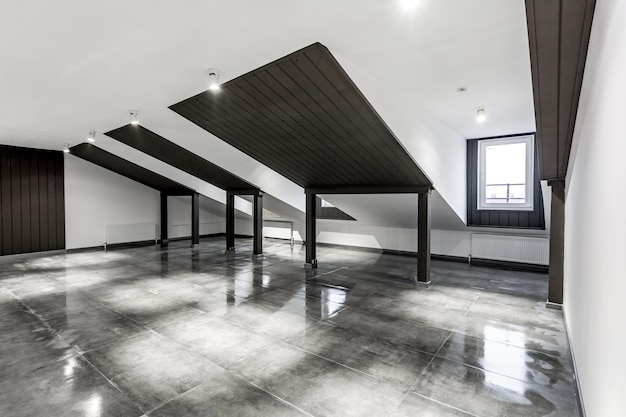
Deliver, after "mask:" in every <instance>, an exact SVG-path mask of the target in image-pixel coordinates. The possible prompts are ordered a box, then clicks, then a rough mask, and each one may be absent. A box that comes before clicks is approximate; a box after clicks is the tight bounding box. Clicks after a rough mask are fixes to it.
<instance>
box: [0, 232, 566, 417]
mask: <svg viewBox="0 0 626 417" xmlns="http://www.w3.org/2000/svg"><path fill="white" fill-rule="evenodd" d="M250 244H251V242H250V241H249V240H241V241H238V242H237V245H238V252H237V254H234V255H233V254H230V255H226V254H224V252H223V248H224V246H225V243H224V240H223V238H214V239H206V240H203V241H202V242H201V245H200V247H197V248H194V249H191V248H189V247H188V242H176V243H172V244H170V247H169V249H167V250H161V249H159V248H157V247H142V248H132V249H120V250H112V251H108V252H102V251H98V252H82V253H70V254H55V255H39V256H24V257H5V258H4V259H0V268H1V269H0V271H1V272H0V416H46V417H52V416H63V417H67V416H86V417H96V416H130V417H133V416H135V417H138V416H154V417H160V416H377V417H380V416H444V417H445V416H458V417H460V416H477V417H495V416H506V417H514V416H526V417H528V416H553V417H555V416H563V417H575V416H577V415H578V412H577V406H576V399H575V394H574V387H573V383H572V369H571V365H570V359H569V357H570V352H569V348H568V344H567V338H566V335H565V332H564V327H563V318H562V314H561V313H560V312H559V311H554V310H549V309H546V308H545V307H544V302H545V299H546V295H547V294H546V292H547V277H546V276H545V275H542V274H532V273H522V272H510V271H502V270H497V269H487V268H478V267H469V266H468V265H466V264H460V263H448V262H437V261H435V262H433V266H432V281H433V286H432V287H431V288H428V289H427V288H416V287H414V286H413V285H412V284H411V282H410V278H411V277H412V276H414V275H415V272H416V265H415V260H414V259H413V258H409V257H402V256H394V255H381V254H378V253H373V252H364V251H351V250H345V249H336V248H319V249H318V260H319V263H320V267H319V269H318V270H316V271H312V270H307V269H305V268H303V261H304V248H302V247H300V246H296V247H295V248H294V249H293V250H292V249H291V248H290V246H289V245H288V244H285V243H282V242H278V241H266V242H265V256H264V257H262V258H256V259H255V258H253V257H252V256H251V245H250Z"/></svg>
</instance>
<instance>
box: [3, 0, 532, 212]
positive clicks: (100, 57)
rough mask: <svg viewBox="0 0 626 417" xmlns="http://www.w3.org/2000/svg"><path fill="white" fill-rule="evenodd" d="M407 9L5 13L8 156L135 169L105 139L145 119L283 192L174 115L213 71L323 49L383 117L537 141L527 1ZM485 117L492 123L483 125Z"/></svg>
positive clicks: (244, 5)
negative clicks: (41, 153)
mask: <svg viewBox="0 0 626 417" xmlns="http://www.w3.org/2000/svg"><path fill="white" fill-rule="evenodd" d="M406 2H410V0H402V1H401V0H387V1H383V0H340V1H338V0H334V1H330V0H318V1H316V2H310V1H295V0H264V1H258V0H230V1H220V2H218V1H206V0H187V1H184V2H181V1H173V0H169V1H168V0H130V1H129V0H125V1H120V0H107V1H102V2H90V1H84V0H56V1H49V0H31V1H12V2H4V3H3V5H2V13H1V14H0V39H2V41H0V56H1V57H2V62H3V65H1V66H0V143H1V144H9V145H17V146H27V147H36V148H45V149H61V148H62V146H63V144H64V143H69V144H70V146H72V145H75V144H77V143H80V142H83V141H84V139H85V137H86V135H87V134H88V132H89V131H90V130H96V131H97V132H98V136H97V139H98V142H97V143H96V145H98V146H101V147H103V148H105V149H107V150H109V151H110V152H114V153H117V154H118V155H120V156H124V153H125V152H126V151H127V149H126V148H125V147H124V146H122V145H121V144H119V143H118V142H116V141H113V140H112V139H109V138H106V137H105V136H103V135H102V132H105V131H108V130H111V129H114V128H116V127H119V126H121V125H124V124H126V123H128V111H129V110H130V109H138V110H139V116H140V119H141V122H142V124H143V125H144V126H146V127H147V128H148V129H151V130H153V131H155V132H157V133H159V134H161V135H163V136H164V137H166V138H168V139H170V140H172V141H175V142H177V143H179V144H180V145H181V146H184V147H186V148H188V149H190V150H192V151H194V152H196V153H198V154H200V155H202V156H203V157H205V158H207V159H209V160H211V161H212V162H214V163H217V164H218V165H221V166H222V167H224V168H226V169H228V170H231V171H232V172H234V173H235V174H237V175H240V176H242V177H244V178H245V179H247V180H249V181H251V182H253V183H255V184H258V183H259V182H258V181H255V178H256V177H258V178H263V179H265V180H267V178H269V177H272V178H273V179H274V180H276V178H278V177H277V176H276V175H274V174H273V173H272V172H269V171H271V170H268V169H267V168H266V167H260V166H259V164H257V163H256V161H254V160H252V159H251V158H249V157H247V156H245V155H243V154H241V153H240V152H238V151H237V150H235V149H233V148H231V147H230V146H229V145H227V144H225V143H223V142H222V141H219V140H218V139H216V138H214V137H212V136H211V135H210V134H208V133H206V132H204V131H202V130H201V129H199V128H198V127H196V126H195V125H192V124H191V123H190V122H187V121H186V120H184V119H182V118H181V117H180V116H178V115H176V114H175V113H173V112H172V111H170V110H168V109H167V106H169V105H171V104H174V103H176V102H178V101H180V100H183V99H185V98H188V97H190V96H191V95H194V94H197V93H199V92H201V91H204V90H206V82H207V74H208V71H207V69H208V68H209V67H217V68H219V69H220V71H221V77H220V78H221V81H227V80H229V79H232V78H234V77H237V76H239V75H241V74H244V73H246V72H248V71H250V70H253V69H255V68H257V67H259V66H261V65H264V64H266V63H268V62H270V61H273V60H275V59H277V58H280V57H282V56H284V55H287V54H289V53H291V52H293V51H295V50H297V49H300V48H303V47H305V46H307V45H309V44H311V43H313V42H318V41H319V42H321V43H322V44H323V45H325V46H326V47H327V48H328V49H329V50H330V51H331V53H332V54H333V55H334V56H335V58H337V60H338V61H339V62H340V63H341V64H342V65H343V66H344V68H345V69H346V71H347V72H348V74H349V75H350V76H351V77H352V78H353V80H354V81H355V83H356V84H357V86H359V87H360V88H361V89H362V90H363V92H364V94H365V96H366V97H368V98H370V101H372V104H373V106H374V108H376V109H377V110H378V111H379V113H381V114H382V115H385V113H386V109H385V106H386V105H387V103H389V101H388V100H380V101H379V102H376V101H373V100H372V98H371V97H374V98H376V97H381V96H383V95H384V96H387V97H391V98H392V99H393V102H394V107H393V108H394V109H396V108H398V107H401V108H403V109H407V112H406V115H407V116H403V117H411V115H413V114H419V115H423V116H424V117H428V118H432V119H435V120H437V121H439V122H440V123H442V124H443V125H445V126H447V127H448V128H449V129H451V130H452V131H455V132H457V133H458V134H460V135H461V136H462V137H465V138H472V137H487V136H495V135H500V134H511V133H520V132H528V131H534V130H535V127H534V109H533V99H532V85H531V75H530V60H529V55H528V40H527V32H526V18H525V9H524V0H472V1H468V0H415V4H416V6H415V7H414V8H413V9H411V10H407V9H406V8H404V7H402V4H403V3H406ZM461 86H462V87H466V88H467V91H466V92H464V93H458V92H457V91H456V89H457V87H461ZM481 106H485V107H486V109H487V114H488V120H487V122H485V123H484V124H477V123H476V121H475V112H476V109H477V108H478V107H481ZM390 110H391V108H389V109H387V111H390ZM391 128H392V130H393V126H391ZM399 139H400V140H402V138H399ZM136 162H137V161H136ZM427 174H428V172H427ZM259 181H261V180H259ZM268 181H269V180H268ZM276 181H278V182H277V184H278V183H280V185H279V186H280V188H281V189H284V188H285V187H287V188H289V187H291V185H289V184H286V183H284V181H283V182H281V181H282V180H276ZM279 186H278V185H277V187H279ZM435 186H436V185H435ZM263 188H267V187H266V186H265V185H264V187H263ZM290 190H291V191H290V192H292V193H295V194H298V193H301V190H300V189H298V187H295V188H294V187H291V188H290ZM266 191H268V192H270V193H272V194H273V195H275V196H276V195H277V193H273V192H272V190H266ZM300 197H301V196H300V195H299V196H298V198H300ZM283 201H287V202H288V203H289V204H291V205H292V206H295V207H298V205H299V204H296V203H294V202H293V201H288V199H285V198H283ZM298 201H299V200H298Z"/></svg>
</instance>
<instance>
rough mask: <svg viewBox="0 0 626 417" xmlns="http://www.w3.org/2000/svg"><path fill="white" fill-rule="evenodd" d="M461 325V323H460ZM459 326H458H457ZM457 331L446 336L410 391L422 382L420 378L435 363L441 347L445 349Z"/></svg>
mask: <svg viewBox="0 0 626 417" xmlns="http://www.w3.org/2000/svg"><path fill="white" fill-rule="evenodd" d="M459 326H460V325H459ZM457 328H458V326H457ZM454 333H455V331H454V330H452V331H451V332H450V333H449V334H448V337H446V339H445V340H444V341H443V343H442V344H441V346H439V349H437V351H436V352H435V353H434V354H433V355H432V356H431V358H430V361H428V363H427V364H426V366H425V367H424V369H422V372H420V374H419V375H418V377H417V379H416V380H415V382H414V383H413V385H411V387H410V388H409V392H413V391H414V390H415V388H416V387H417V384H418V383H419V382H420V379H422V377H423V376H424V373H426V370H427V369H428V367H430V365H431V364H432V363H433V361H434V360H435V358H437V357H438V356H437V355H439V352H440V351H441V349H443V347H444V346H445V345H446V343H448V340H450V338H451V337H452V335H453V334H454ZM407 395H408V394H407Z"/></svg>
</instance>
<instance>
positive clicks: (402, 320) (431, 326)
mask: <svg viewBox="0 0 626 417" xmlns="http://www.w3.org/2000/svg"><path fill="white" fill-rule="evenodd" d="M348 309H352V310H355V309H356V310H359V311H361V312H363V313H367V314H371V315H373V316H377V317H378V316H383V317H389V318H391V319H393V320H396V321H398V322H408V323H413V324H419V325H423V326H428V327H430V328H432V329H436V330H443V331H444V332H451V331H452V332H453V331H455V330H456V329H457V328H458V325H457V326H455V327H454V328H452V329H444V328H443V327H438V326H433V325H432V324H429V323H426V322H423V321H419V320H409V319H403V318H397V317H393V316H388V315H384V314H373V313H372V312H371V311H368V310H364V309H362V308H360V307H356V306H350V305H349V306H346V308H344V309H343V310H341V312H344V311H346V310H348ZM332 318H333V317H329V318H328V319H326V320H330V319H332ZM338 327H341V326H338Z"/></svg>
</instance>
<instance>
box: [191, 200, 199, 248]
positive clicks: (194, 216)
mask: <svg viewBox="0 0 626 417" xmlns="http://www.w3.org/2000/svg"><path fill="white" fill-rule="evenodd" d="M199 244H200V194H198V193H193V194H192V195H191V247H192V248H193V247H194V246H197V245H199Z"/></svg>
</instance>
